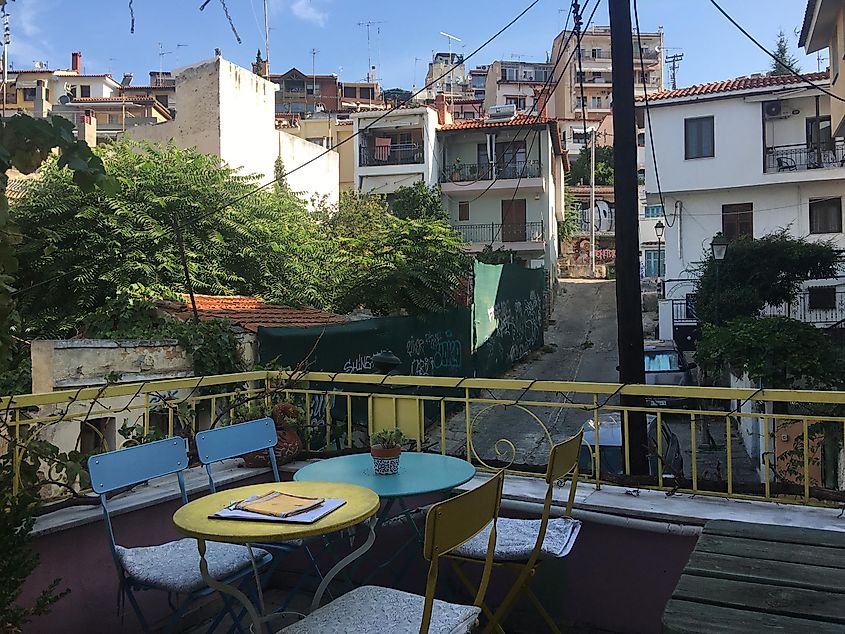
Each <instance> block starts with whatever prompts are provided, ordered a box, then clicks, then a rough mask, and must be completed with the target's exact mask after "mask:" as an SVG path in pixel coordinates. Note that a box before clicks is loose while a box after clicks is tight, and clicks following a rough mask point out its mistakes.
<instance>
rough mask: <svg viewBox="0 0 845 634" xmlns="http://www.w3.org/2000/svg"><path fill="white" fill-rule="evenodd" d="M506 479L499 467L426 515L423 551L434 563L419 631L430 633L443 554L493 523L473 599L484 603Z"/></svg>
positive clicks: (478, 603) (424, 633)
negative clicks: (479, 483) (478, 583)
mask: <svg viewBox="0 0 845 634" xmlns="http://www.w3.org/2000/svg"><path fill="white" fill-rule="evenodd" d="M504 480H505V474H504V471H499V472H498V473H496V474H495V475H493V476H492V477H491V478H490V479H489V480H488V481H487V482H485V483H484V484H482V485H481V486H479V487H476V488H475V489H472V490H471V491H467V492H465V493H461V494H460V495H457V496H455V497H453V498H451V499H448V500H445V501H443V502H439V503H437V504H435V505H434V506H432V507H431V508H430V509H429V511H428V514H427V515H426V518H425V545H424V547H423V554H424V555H425V558H426V559H427V560H428V561H430V562H431V564H430V565H429V568H428V580H427V583H426V588H425V608H424V610H423V619H422V624H421V625H420V634H427V632H428V628H429V625H430V624H431V610H432V606H433V604H434V591H435V587H436V585H437V568H438V564H439V559H440V557H441V556H442V555H445V554H447V553H449V552H451V551H452V550H454V549H455V548H457V547H458V546H460V545H461V544H463V543H464V542H466V541H468V540H469V539H471V538H473V537H475V536H476V535H477V534H478V533H480V532H481V531H482V530H483V529H484V528H485V527H486V526H487V525H488V524H490V523H492V528H491V530H490V539H489V541H488V543H487V559H486V561H485V563H484V571H483V573H482V575H481V584H480V585H479V587H478V594H477V595H476V597H475V602H474V605H476V606H480V605H481V602H482V601H483V599H484V594H485V592H486V591H487V583H488V582H489V580H490V571H491V570H492V568H493V553H494V552H495V550H496V516H497V515H498V513H499V504H500V503H501V501H502V484H503V483H504Z"/></svg>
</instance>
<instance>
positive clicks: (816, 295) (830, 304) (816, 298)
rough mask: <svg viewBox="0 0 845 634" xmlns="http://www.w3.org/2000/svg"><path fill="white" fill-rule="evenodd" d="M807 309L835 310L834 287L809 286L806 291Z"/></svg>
mask: <svg viewBox="0 0 845 634" xmlns="http://www.w3.org/2000/svg"><path fill="white" fill-rule="evenodd" d="M807 299H808V300H809V306H808V308H809V309H810V310H834V309H836V287H835V286H811V287H810V288H808V289H807Z"/></svg>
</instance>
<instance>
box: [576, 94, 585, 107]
mask: <svg viewBox="0 0 845 634" xmlns="http://www.w3.org/2000/svg"><path fill="white" fill-rule="evenodd" d="M583 107H584V99H583V98H582V97H581V95H576V97H575V108H576V109H578V110H581V109H582V108H583Z"/></svg>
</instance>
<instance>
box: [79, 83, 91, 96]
mask: <svg viewBox="0 0 845 634" xmlns="http://www.w3.org/2000/svg"><path fill="white" fill-rule="evenodd" d="M79 96H80V97H90V96H91V86H88V85H87V84H83V85H82V86H80V87H79Z"/></svg>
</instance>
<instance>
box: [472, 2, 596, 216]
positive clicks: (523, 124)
mask: <svg viewBox="0 0 845 634" xmlns="http://www.w3.org/2000/svg"><path fill="white" fill-rule="evenodd" d="M600 2H601V0H597V1H596V4H595V5H594V6H593V11H592V13H591V14H590V18H589V20H588V21H587V22H588V24H589V23H590V22H591V21H592V19H593V16H594V15H595V13H596V10H597V9H598V7H599V4H600ZM574 34H575V32H574V31H573V32H572V33H570V34H569V37H568V38H567V41H566V42H565V43H564V44H562V46H561V48H560V52H559V53H558V57H557V60H556V61H555V64H554V66H553V67H552V72H551V73H550V75H549V79H547V81H546V82H545V83H544V89H547V90H546V92H547V94H549V95H551V94H552V93H554V91H555V90H557V87H558V86H559V85H560V82H561V81H562V80H563V70H565V69H566V68H567V67H568V66H569V63H570V62H571V61H572V58H573V57H574V55H575V53H576V52H577V51H572V53H570V55H569V59H568V60H566V64H564V66H563V69H562V70H561V73H560V76H559V78H558V80H557V81H556V82H554V87H551V80H552V79H553V78H554V73H555V70H556V69H557V65H558V64H559V63H560V60H561V59H562V58H563V52H564V51H565V50H566V47H567V46H569V43H570V42H571V41H572V37H573V36H574ZM535 119H536V118H535ZM535 122H536V121H535ZM528 123H529V121H527V120H526V121H523V122H521V124H520V128H526V126H527V125H528ZM532 123H533V122H532ZM519 132H520V131H517V133H516V134H515V135H514V138H513V139H511V141H510V143H509V144H508V147H511V146H512V145H513V144H514V143H515V142H516V141H517V140H518V137H519ZM529 132H530V130H529V129H527V128H526V129H525V136H524V137H523V139H522V140H523V141H525V140H527V139H528V133H529ZM536 138H537V137H536V136H535V137H534V139H533V140H532V143H531V148H529V150H528V151H527V152H526V156H527V155H528V154H529V153H530V150H531V149H533V147H534V141H536ZM515 156H516V155H515V154H513V153H512V154H511V158H510V160H509V161H508V162H507V163H506V164H505V167H508V166H509V165H510V164H511V163H512V162H513V160H514V158H515ZM524 171H525V170H524V168H523V170H522V172H524ZM479 180H480V179H479ZM497 180H499V176H498V173H497V174H496V176H495V177H494V178H493V180H492V181H490V183H489V184H488V185H487V187H485V188H484V190H483V191H482V192H481V193H480V194H478V195H477V196H475V197H474V198H472V199H471V200H470V201H469V202H470V203H473V202H475V201H476V200H478V199H479V198H481V197H482V196H483V195H484V194H486V193H487V192H488V191H490V189H491V188H492V187H493V185H494V184H495V183H496V181H497ZM476 182H478V181H476ZM517 189H519V180H518V181H517ZM514 196H515V195H514ZM511 201H513V198H512V199H511Z"/></svg>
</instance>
